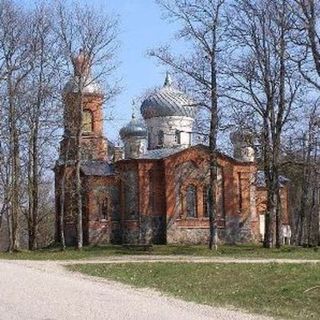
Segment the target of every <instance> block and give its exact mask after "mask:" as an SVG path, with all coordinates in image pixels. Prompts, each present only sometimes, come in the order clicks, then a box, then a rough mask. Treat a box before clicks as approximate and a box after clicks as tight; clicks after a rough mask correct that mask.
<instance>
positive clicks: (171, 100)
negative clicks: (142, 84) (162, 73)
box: [141, 73, 197, 119]
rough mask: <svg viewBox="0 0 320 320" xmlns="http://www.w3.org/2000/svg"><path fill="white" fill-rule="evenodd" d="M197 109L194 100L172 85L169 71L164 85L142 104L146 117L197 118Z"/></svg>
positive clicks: (142, 111)
mask: <svg viewBox="0 0 320 320" xmlns="http://www.w3.org/2000/svg"><path fill="white" fill-rule="evenodd" d="M196 111H197V107H196V106H194V102H193V101H192V100H191V99H190V98H189V97H188V96H187V95H186V94H185V93H183V92H181V91H179V90H177V89H175V88H174V87H173V86H172V81H171V77H170V75H169V74H168V73H167V76H166V79H165V82H164V86H163V87H162V88H161V89H160V90H157V91H156V92H155V93H153V94H151V95H150V96H149V97H148V98H147V99H145V100H144V101H143V102H142V105H141V114H142V116H143V118H144V119H150V118H155V117H170V116H180V117H190V118H195V115H196Z"/></svg>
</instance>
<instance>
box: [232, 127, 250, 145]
mask: <svg viewBox="0 0 320 320" xmlns="http://www.w3.org/2000/svg"><path fill="white" fill-rule="evenodd" d="M230 140H231V142H232V144H238V143H244V144H248V145H251V144H252V143H253V140H254V138H253V134H252V132H250V131H249V130H247V129H243V130H241V129H239V130H236V131H234V132H232V133H231V134H230Z"/></svg>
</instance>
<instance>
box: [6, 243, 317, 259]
mask: <svg viewBox="0 0 320 320" xmlns="http://www.w3.org/2000/svg"><path fill="white" fill-rule="evenodd" d="M131 254H135V255H137V254H138V255H191V256H206V257H230V258H285V259H320V250H318V248H300V247H283V248H281V249H264V248H262V247H261V246H258V245H238V246H228V245H225V246H220V247H219V249H218V251H210V250H208V248H207V247H206V246H187V245H184V246H183V245H156V246H153V247H152V248H151V250H150V251H138V250H133V249H128V248H124V247H122V246H114V245H106V246H95V247H84V248H83V250H81V251H78V250H74V249H73V248H68V249H67V250H66V251H64V252H63V251H60V249H59V248H50V249H43V250H36V251H20V252H15V253H11V254H10V253H0V259H24V260H25V259H27V260H78V259H91V258H92V259H94V258H99V257H108V256H120V255H131Z"/></svg>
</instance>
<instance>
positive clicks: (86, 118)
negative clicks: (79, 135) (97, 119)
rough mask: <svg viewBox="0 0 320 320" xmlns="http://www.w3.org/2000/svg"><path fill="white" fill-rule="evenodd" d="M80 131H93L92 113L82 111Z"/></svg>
mask: <svg viewBox="0 0 320 320" xmlns="http://www.w3.org/2000/svg"><path fill="white" fill-rule="evenodd" d="M82 130H83V132H92V131H93V115H92V112H91V111H89V110H84V111H83V116H82Z"/></svg>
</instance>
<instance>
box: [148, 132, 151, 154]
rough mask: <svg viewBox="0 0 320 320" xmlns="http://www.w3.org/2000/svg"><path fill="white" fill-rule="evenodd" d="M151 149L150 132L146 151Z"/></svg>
mask: <svg viewBox="0 0 320 320" xmlns="http://www.w3.org/2000/svg"><path fill="white" fill-rule="evenodd" d="M150 149H151V131H148V150H150Z"/></svg>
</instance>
